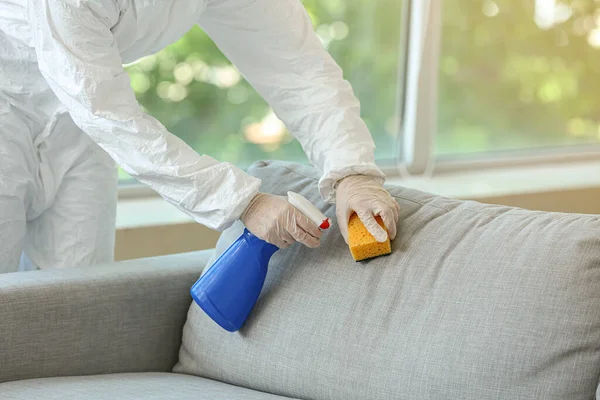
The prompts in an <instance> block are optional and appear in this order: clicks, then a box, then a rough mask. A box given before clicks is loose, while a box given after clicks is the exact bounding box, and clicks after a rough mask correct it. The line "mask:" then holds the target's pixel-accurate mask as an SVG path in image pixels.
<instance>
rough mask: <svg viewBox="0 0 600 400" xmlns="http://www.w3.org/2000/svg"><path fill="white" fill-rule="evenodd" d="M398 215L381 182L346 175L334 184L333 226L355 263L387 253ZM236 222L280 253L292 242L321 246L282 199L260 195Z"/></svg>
mask: <svg viewBox="0 0 600 400" xmlns="http://www.w3.org/2000/svg"><path fill="white" fill-rule="evenodd" d="M399 214H400V206H399V205H398V203H397V202H396V201H395V200H394V199H393V198H392V196H390V194H389V193H388V192H387V191H386V190H385V189H384V188H383V183H382V180H381V179H380V178H375V177H371V176H366V175H351V176H348V177H346V178H344V179H342V180H340V181H339V182H338V184H337V190H336V215H337V219H338V225H339V228H340V231H341V234H342V236H343V237H344V240H345V241H346V243H348V245H349V246H350V250H351V253H352V256H353V258H354V259H355V260H356V261H361V260H363V259H366V258H372V257H376V256H378V255H383V254H389V253H390V252H391V246H390V240H393V239H394V238H395V237H396V223H397V222H398V218H399ZM240 219H241V221H242V222H243V223H244V225H245V226H246V228H248V230H249V231H250V232H252V233H253V234H254V235H255V236H257V237H258V238H260V239H262V240H265V241H267V242H268V243H271V244H274V245H275V246H277V247H279V248H282V249H283V248H287V247H289V246H290V245H292V244H293V243H295V242H300V243H302V244H304V245H306V246H308V247H310V248H315V247H318V246H319V245H320V238H321V235H322V233H321V231H320V229H319V227H318V226H317V225H316V224H315V223H314V222H312V221H311V220H310V219H309V218H308V217H306V216H305V215H303V214H302V213H301V212H299V211H298V210H297V209H296V208H294V207H293V206H292V205H291V204H290V203H289V202H288V201H287V200H286V199H285V198H284V197H280V196H275V195H271V194H265V193H259V194H258V195H257V196H255V197H254V198H253V199H252V201H251V202H250V204H249V205H248V207H247V208H246V210H245V211H244V213H243V214H242V216H241V218H240ZM349 226H350V234H349Z"/></svg>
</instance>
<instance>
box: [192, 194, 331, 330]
mask: <svg viewBox="0 0 600 400" xmlns="http://www.w3.org/2000/svg"><path fill="white" fill-rule="evenodd" d="M287 194H288V202H289V203H290V204H291V205H292V206H293V207H294V208H295V209H296V210H298V211H299V212H300V213H302V214H303V215H304V216H306V217H307V218H308V219H309V220H310V221H312V222H313V223H314V224H315V225H316V226H318V227H319V228H320V229H328V228H329V227H330V226H331V221H330V219H329V218H327V217H326V216H325V215H324V214H323V213H321V211H319V209H318V208H316V207H315V206H314V205H313V204H311V203H310V202H309V201H308V200H307V199H305V198H304V197H302V196H301V195H299V194H297V193H294V192H288V193H287ZM270 201H272V202H273V208H276V207H277V205H278V202H281V200H280V198H279V197H278V196H271V195H267V194H259V195H258V196H256V198H255V199H254V200H253V202H252V203H251V204H250V205H249V206H248V208H247V211H246V212H245V213H244V215H242V218H241V220H242V221H243V222H244V223H245V224H246V226H249V225H254V226H255V227H256V229H257V230H261V227H264V226H265V223H266V224H268V223H269V221H271V220H272V218H271V219H270V218H269V215H263V214H262V213H253V212H252V210H253V204H255V203H256V202H270ZM279 205H280V204H279ZM261 209H268V207H264V204H263V207H261ZM284 217H286V216H284ZM289 218H294V216H293V215H290V216H289ZM257 220H261V222H259V223H257V222H258V221H257ZM296 225H298V226H296ZM290 226H292V227H295V228H297V229H296V230H295V231H294V230H293V229H291V230H289V231H286V232H279V233H278V234H275V235H272V237H270V236H269V232H272V230H271V229H265V232H264V234H263V235H262V236H263V237H265V238H266V239H267V240H269V241H271V242H274V243H275V244H271V243H269V242H267V241H265V240H262V239H259V238H258V237H257V236H255V235H254V234H252V233H251V232H250V231H249V230H248V228H245V229H244V232H243V233H242V235H241V236H240V237H239V238H238V239H237V240H236V241H235V242H233V243H232V244H231V246H229V248H227V250H225V252H224V253H223V254H222V255H221V256H220V257H219V258H218V259H217V260H216V261H215V262H214V264H213V265H211V266H210V267H209V269H208V270H207V271H206V273H205V274H203V275H202V276H201V277H200V279H198V281H197V282H196V283H195V284H194V285H193V286H192V288H191V290H190V292H191V295H192V298H193V299H194V301H195V302H196V304H198V305H199V306H200V308H202V310H204V312H205V313H206V314H207V315H208V316H209V317H210V318H212V319H213V320H214V321H215V322H216V323H217V324H219V325H220V326H221V327H222V328H223V329H225V330H227V331H229V332H235V331H237V330H239V329H240V328H241V327H242V325H243V324H244V322H245V321H246V318H247V317H248V315H249V314H250V312H251V311H252V308H253V307H254V304H255V303H256V301H257V300H258V296H259V295H260V292H261V290H262V287H263V285H264V283H265V278H266V276H267V270H268V265H269V260H270V259H271V256H272V255H273V254H274V253H275V252H276V251H277V250H279V249H280V248H286V247H288V246H289V245H290V243H293V242H294V241H302V242H303V243H305V244H306V245H307V246H309V247H316V246H317V245H318V239H317V238H316V237H318V236H320V231H318V230H317V232H313V231H314V230H315V227H313V226H311V224H310V223H308V221H305V222H304V223H303V222H302V220H300V219H299V220H297V221H294V223H293V224H291V225H290ZM311 232H312V234H313V235H314V236H311ZM256 233H257V234H262V233H263V232H256ZM311 244H312V245H311Z"/></svg>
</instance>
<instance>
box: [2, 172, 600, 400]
mask: <svg viewBox="0 0 600 400" xmlns="http://www.w3.org/2000/svg"><path fill="white" fill-rule="evenodd" d="M248 172H249V173H250V174H252V175H253V176H256V177H259V178H261V179H262V182H263V186H262V190H263V191H266V192H270V193H273V194H277V195H285V193H286V191H287V190H293V191H295V192H298V193H300V194H302V195H304V196H305V197H306V198H307V199H309V200H310V201H312V202H313V203H314V204H316V205H317V206H318V207H320V208H321V209H322V210H323V211H324V213H325V214H326V215H327V216H329V217H331V218H332V219H333V222H334V224H335V223H336V222H337V221H335V219H334V217H335V210H334V207H333V206H332V205H328V204H324V203H323V202H322V200H320V197H319V194H318V176H319V174H318V173H317V172H316V171H314V170H312V169H311V168H309V167H307V166H303V165H298V164H291V163H271V162H266V163H265V162H261V163H257V164H255V165H254V166H252V167H251V168H250V169H249V171H248ZM389 190H390V193H391V194H392V196H393V197H394V198H395V199H396V200H397V201H398V203H399V204H400V206H401V208H402V210H401V215H400V222H399V234H398V237H397V239H396V240H395V241H394V243H393V252H392V254H391V255H389V256H387V257H379V258H376V259H373V260H371V261H368V262H365V263H355V262H353V261H352V259H351V257H350V254H349V251H348V248H347V245H346V244H345V243H344V241H343V239H342V238H341V235H340V234H339V232H338V231H337V230H336V229H333V230H331V231H329V232H327V233H326V234H324V236H323V240H322V244H321V247H320V248H319V249H308V248H305V247H303V246H298V245H295V246H292V247H290V248H289V249H286V250H284V251H278V252H277V253H275V255H274V256H273V258H272V259H271V263H270V264H269V273H268V275H267V280H266V282H265V286H264V288H263V291H262V293H261V296H260V298H259V300H258V302H257V304H256V306H255V308H254V309H253V311H252V314H251V315H250V317H249V319H248V321H247V322H246V324H245V325H244V327H243V328H242V329H241V330H240V331H239V332H236V333H229V332H226V331H224V330H223V329H221V328H220V327H218V326H217V325H216V324H215V323H214V322H213V321H212V320H210V318H208V317H207V316H206V314H204V313H203V312H202V311H201V310H200V308H199V307H198V306H196V305H195V304H194V303H193V302H192V301H191V298H190V295H189V288H190V287H191V285H192V284H193V283H194V282H195V280H196V279H197V278H198V276H199V275H200V274H201V272H202V270H203V267H204V266H205V265H209V264H211V261H212V260H214V259H215V257H217V256H218V255H219V254H220V253H222V252H223V251H224V250H225V249H226V248H227V247H228V246H229V244H230V243H231V242H232V241H233V240H235V239H236V238H237V237H238V235H239V234H240V233H241V231H242V229H243V226H241V224H239V223H238V224H234V226H232V227H231V228H229V229H227V230H226V231H225V232H224V233H223V234H222V235H221V237H220V239H219V242H218V243H217V246H216V248H215V249H214V251H212V252H199V253H190V254H181V255H174V256H168V257H159V258H153V259H145V260H136V261H129V262H124V263H117V264H114V265H107V266H98V267H91V268H81V269H74V270H66V271H35V272H27V273H22V274H8V275H4V276H0V382H3V383H0V399H2V400H4V399H15V400H23V399H83V400H86V399H110V400H116V399H161V400H162V399H186V398H193V399H199V400H202V399H215V400H218V399H237V400H248V399H256V400H263V399H278V398H279V399H283V398H287V399H290V398H292V399H304V400H422V399H432V400H433V399H435V400H437V399H453V400H454V399H460V400H482V399H483V400H488V399H489V400H521V399H532V400H538V399H539V400H590V399H593V398H594V396H595V395H596V391H597V387H598V381H599V379H600V216H597V215H577V214H561V213H546V212H535V211H528V210H521V209H517V208H512V207H502V206H493V205H485V204H479V203H476V202H469V201H458V200H453V199H446V198H442V197H439V196H435V195H432V194H428V193H422V192H418V191H414V190H410V189H406V188H402V187H389Z"/></svg>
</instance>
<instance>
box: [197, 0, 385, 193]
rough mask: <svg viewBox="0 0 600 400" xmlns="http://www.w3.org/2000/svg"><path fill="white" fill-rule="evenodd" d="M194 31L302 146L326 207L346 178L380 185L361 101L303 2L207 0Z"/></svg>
mask: <svg viewBox="0 0 600 400" xmlns="http://www.w3.org/2000/svg"><path fill="white" fill-rule="evenodd" d="M199 25H200V26H201V27H202V28H203V29H204V30H205V31H206V33H207V34H208V35H209V36H210V37H211V38H212V39H213V40H214V41H215V43H216V44H217V46H218V47H219V48H220V49H221V51H222V52H223V53H224V54H225V55H226V56H227V57H228V58H229V59H230V60H231V61H232V62H233V63H234V65H235V66H236V67H237V68H238V69H239V70H240V73H241V74H242V75H243V76H244V77H245V78H246V79H247V80H248V82H249V83H250V84H251V85H252V86H253V87H254V88H255V89H256V90H257V91H258V92H259V94H260V95H261V96H262V97H263V98H265V100H266V101H267V102H268V103H269V104H270V105H271V107H272V108H273V110H274V112H275V114H276V115H277V116H278V117H279V118H280V119H281V120H282V121H283V123H284V124H285V125H286V126H287V127H288V129H289V130H290V132H291V133H292V134H293V135H294V136H295V137H296V138H297V139H298V140H299V142H300V143H301V144H302V147H303V149H304V151H305V153H306V155H307V156H308V158H309V160H310V161H311V163H312V164H313V165H314V166H315V167H316V168H318V169H320V171H321V172H322V174H323V175H322V178H321V180H320V182H319V189H320V192H321V195H322V196H323V198H324V199H325V200H326V201H328V202H333V201H334V198H335V196H334V187H335V183H336V182H337V181H338V180H340V179H342V178H344V177H346V176H348V175H353V174H364V175H371V176H374V177H376V178H377V179H380V180H381V182H382V183H383V180H384V175H383V173H382V172H381V171H380V170H379V168H378V167H377V166H376V165H375V160H374V158H375V155H374V151H375V144H374V142H373V138H372V137H371V135H370V133H369V131H368V129H367V126H366V125H365V123H364V122H363V120H362V119H361V117H360V104H359V101H358V99H357V98H356V97H355V95H354V93H353V90H352V88H351V86H350V84H349V83H348V82H347V81H345V80H344V78H343V75H342V71H341V69H340V67H339V66H338V65H337V64H336V62H335V61H334V60H333V58H332V57H331V56H330V55H329V53H328V52H327V51H326V50H325V48H324V47H323V45H322V44H321V42H320V40H319V38H318V37H317V35H316V34H315V33H314V30H313V27H312V23H311V21H310V18H309V16H308V13H307V12H306V10H305V9H304V7H303V6H302V4H301V3H300V1H298V0H208V4H207V7H206V9H205V10H204V12H203V14H202V15H201V17H200V21H199Z"/></svg>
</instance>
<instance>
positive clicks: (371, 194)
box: [335, 175, 400, 243]
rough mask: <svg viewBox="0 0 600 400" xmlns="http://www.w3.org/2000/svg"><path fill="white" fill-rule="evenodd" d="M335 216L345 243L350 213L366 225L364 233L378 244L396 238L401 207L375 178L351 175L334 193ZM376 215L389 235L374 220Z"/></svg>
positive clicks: (340, 183)
mask: <svg viewBox="0 0 600 400" xmlns="http://www.w3.org/2000/svg"><path fill="white" fill-rule="evenodd" d="M335 203H336V215H337V218H338V224H339V226H340V231H341V232H342V236H343V237H344V240H345V241H346V243H348V221H349V220H350V217H351V216H352V213H353V212H356V214H357V215H358V218H360V220H361V221H362V223H363V224H365V227H366V228H367V230H368V231H369V232H370V233H371V235H373V237H374V238H375V240H377V241H378V242H385V241H386V240H387V237H388V232H389V235H390V239H391V240H393V239H394V238H395V237H396V223H397V222H398V218H399V216H400V206H399V205H398V203H397V202H396V200H394V199H393V198H392V196H390V194H389V193H388V192H387V190H385V189H384V188H383V186H382V185H381V183H380V181H379V180H378V179H377V178H374V177H370V176H365V175H351V176H348V177H346V178H344V179H342V180H341V181H340V182H339V183H338V186H337V190H336V201H335ZM376 215H378V216H380V217H381V219H382V220H383V223H384V225H385V227H386V228H387V230H388V232H386V231H385V229H383V228H382V227H381V226H380V225H379V224H378V223H377V221H376V220H375V216H376Z"/></svg>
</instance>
